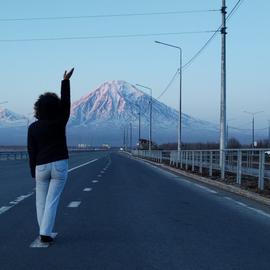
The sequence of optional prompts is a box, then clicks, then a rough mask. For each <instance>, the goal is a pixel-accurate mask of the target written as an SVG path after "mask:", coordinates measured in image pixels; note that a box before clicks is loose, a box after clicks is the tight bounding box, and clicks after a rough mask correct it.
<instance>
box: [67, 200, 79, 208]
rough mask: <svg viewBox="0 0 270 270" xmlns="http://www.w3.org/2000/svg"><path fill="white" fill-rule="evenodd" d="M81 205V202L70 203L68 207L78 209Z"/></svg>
mask: <svg viewBox="0 0 270 270" xmlns="http://www.w3.org/2000/svg"><path fill="white" fill-rule="evenodd" d="M80 204H81V201H73V202H70V203H69V204H68V206H67V207H70V208H76V207H79V205H80Z"/></svg>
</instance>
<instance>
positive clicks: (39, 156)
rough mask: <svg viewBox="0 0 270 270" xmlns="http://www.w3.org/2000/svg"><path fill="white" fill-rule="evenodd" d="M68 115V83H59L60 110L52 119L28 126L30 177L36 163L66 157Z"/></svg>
mask: <svg viewBox="0 0 270 270" xmlns="http://www.w3.org/2000/svg"><path fill="white" fill-rule="evenodd" d="M69 115H70V84H69V80H63V81H62V85H61V112H60V115H56V116H55V119H54V120H53V121H51V120H38V121H36V122H34V123H32V124H31V125H30V126H29V128H28V136H27V148H28V154H29V165H30V169H31V175H32V177H35V167H36V165H41V164H46V163H49V162H53V161H57V160H62V159H67V158H68V149H67V142H66V124H67V122H68V119H69Z"/></svg>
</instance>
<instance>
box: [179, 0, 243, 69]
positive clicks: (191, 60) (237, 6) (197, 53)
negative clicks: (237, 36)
mask: <svg viewBox="0 0 270 270" xmlns="http://www.w3.org/2000/svg"><path fill="white" fill-rule="evenodd" d="M243 1H244V0H238V1H237V3H236V4H235V5H234V7H233V9H232V10H231V11H230V13H229V14H228V15H227V17H226V18H227V21H228V20H229V19H230V18H231V17H232V16H233V14H234V13H235V11H236V10H237V9H238V8H239V7H240V5H241V4H242V3H243ZM221 27H222V25H220V26H219V27H218V29H217V30H216V31H214V34H213V35H212V36H211V37H210V38H209V39H208V40H207V41H206V42H205V44H204V45H203V46H202V47H201V48H200V49H199V50H198V52H196V53H195V54H194V55H193V56H192V57H191V58H190V60H188V61H187V62H186V63H185V64H184V65H183V67H182V68H183V69H186V68H188V67H189V66H190V65H191V63H192V62H193V61H194V60H195V59H196V58H197V57H198V56H199V55H200V54H201V53H202V51H203V50H204V49H205V48H206V47H207V46H208V45H209V44H210V42H211V41H212V40H213V39H214V37H215V36H216V34H217V33H218V32H219V31H220V29H221Z"/></svg>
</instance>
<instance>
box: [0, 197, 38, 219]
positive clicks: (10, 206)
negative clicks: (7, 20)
mask: <svg viewBox="0 0 270 270" xmlns="http://www.w3.org/2000/svg"><path fill="white" fill-rule="evenodd" d="M33 194H34V192H30V193H28V194H26V195H21V196H19V197H17V198H16V199H15V200H14V201H11V202H9V204H10V205H8V206H2V207H0V215H1V214H3V213H5V212H7V211H8V210H10V209H11V208H12V207H14V206H15V205H17V204H18V203H19V202H22V201H23V200H24V199H26V198H28V197H30V196H32V195H33Z"/></svg>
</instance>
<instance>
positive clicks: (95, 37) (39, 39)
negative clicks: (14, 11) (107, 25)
mask: <svg viewBox="0 0 270 270" xmlns="http://www.w3.org/2000/svg"><path fill="white" fill-rule="evenodd" d="M211 32H214V31H212V30H206V31H185V32H164V33H147V34H126V35H103V36H78V37H75V36H73V37H72V36H71V37H55V38H22V39H0V42H29V41H57V40H83V39H107V38H108V39H110V38H114V39H116V38H135V37H153V36H169V35H186V34H188V35H190V34H204V33H211Z"/></svg>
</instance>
